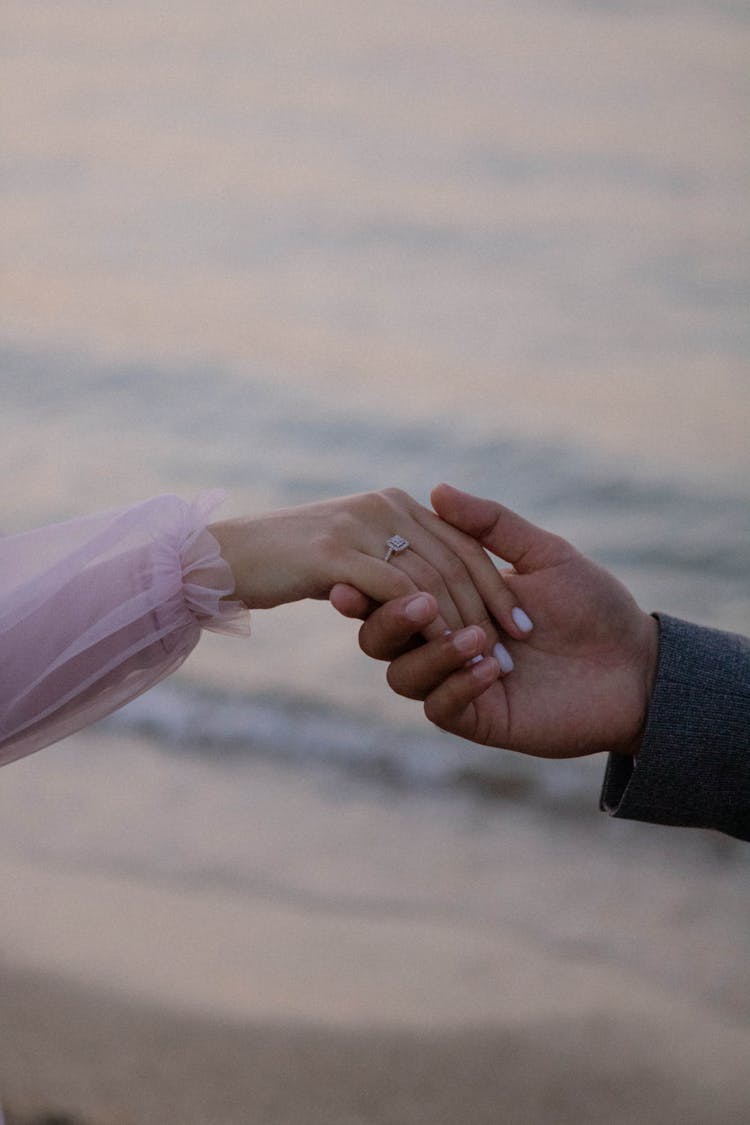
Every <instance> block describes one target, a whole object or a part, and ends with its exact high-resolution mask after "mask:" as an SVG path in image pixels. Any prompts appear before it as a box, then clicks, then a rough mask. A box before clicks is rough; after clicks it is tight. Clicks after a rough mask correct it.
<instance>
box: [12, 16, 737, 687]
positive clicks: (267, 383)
mask: <svg viewBox="0 0 750 1125" xmlns="http://www.w3.org/2000/svg"><path fill="white" fill-rule="evenodd" d="M749 63H750V17H749V16H748V11H747V9H746V7H745V6H744V5H734V4H731V3H710V2H708V0H707V2H704V3H678V2H664V3H659V4H650V5H645V4H644V5H638V4H629V5H619V4H588V3H575V2H573V0H568V2H564V0H563V2H555V0H539V2H536V3H528V4H523V5H517V4H511V3H503V2H498V3H492V4H487V3H483V2H482V3H480V2H478V0H477V2H474V0H470V2H460V3H459V2H458V0H456V2H453V3H449V2H438V0H413V2H410V3H406V4H405V3H392V2H390V0H385V2H383V3H378V4H366V3H363V2H360V0H346V2H344V0H340V2H332V0H323V2H322V3H316V4H314V5H313V4H305V3H301V2H299V0H289V2H281V0H279V2H276V3H257V2H246V3H240V2H226V0H225V2H217V3H214V4H211V5H204V4H198V3H194V2H193V0H182V2H181V3H179V4H178V3H159V4H153V3H146V2H137V0H136V2H128V3H124V2H123V3H109V4H100V3H93V2H85V0H77V2H75V0H62V2H55V3H35V4H29V3H26V2H14V0H7V2H6V3H5V4H3V6H2V10H0V64H1V65H0V131H1V133H0V292H1V296H2V300H1V301H0V345H1V346H2V348H3V349H4V350H3V353H2V355H3V357H4V359H3V364H2V367H0V387H2V388H3V390H4V393H3V404H4V411H3V418H2V420H1V421H0V426H1V427H2V443H0V467H1V468H2V473H3V479H4V481H5V483H6V495H8V496H9V497H11V498H12V499H11V502H10V503H9V505H8V506H7V508H6V511H5V512H4V513H3V519H2V525H3V526H4V527H5V528H6V529H8V530H11V529H13V528H16V527H22V526H27V525H28V524H30V523H33V522H35V521H36V520H42V519H51V518H57V517H59V516H62V515H65V514H68V513H72V512H79V511H86V510H89V509H91V508H94V507H101V506H107V507H108V506H112V505H113V504H117V503H121V502H127V501H129V500H133V499H137V498H140V497H142V496H145V495H148V494H150V493H154V492H158V491H167V490H168V491H178V492H181V493H183V494H192V493H194V492H195V491H197V490H198V489H200V488H201V487H203V486H215V485H222V484H224V485H225V486H226V487H227V488H228V489H229V491H230V494H231V497H232V499H231V504H232V505H233V507H234V510H242V509H248V508H253V509H256V508H258V509H259V508H265V507H269V506H273V505H275V504H279V503H284V502H287V501H288V500H290V499H304V498H305V497H306V496H308V495H309V496H315V495H325V494H326V493H329V494H330V493H336V492H344V491H353V490H359V489H361V488H367V487H371V486H372V487H379V486H381V485H383V484H391V483H395V484H400V485H402V486H403V487H405V488H407V489H408V490H409V491H412V492H414V493H415V494H417V495H419V497H420V499H424V498H425V497H426V494H427V490H428V488H429V485H430V484H431V483H434V482H435V481H436V480H437V479H440V478H443V477H445V478H448V479H451V480H454V481H455V482H456V483H463V484H465V485H467V486H470V487H476V488H477V489H478V490H480V489H481V490H484V491H487V492H492V493H494V494H495V495H498V496H500V497H502V498H504V499H506V500H507V501H508V502H512V503H515V504H517V505H519V506H523V507H524V509H525V510H526V511H527V512H528V513H529V514H530V515H532V517H534V516H536V517H538V518H539V519H540V520H542V519H543V520H545V521H547V522H548V523H550V524H552V525H553V526H555V527H556V529H558V530H560V531H562V532H563V533H565V534H568V535H570V536H571V537H573V538H575V540H576V541H577V542H578V543H580V544H581V546H583V547H585V548H586V549H589V550H594V551H597V550H598V551H599V553H600V554H601V555H602V557H604V558H605V561H607V562H609V563H610V564H612V565H616V566H617V567H618V568H619V571H620V572H621V573H622V574H623V576H624V577H625V578H626V580H627V581H628V582H629V584H630V585H631V586H633V588H634V589H635V590H636V593H637V595H638V596H639V597H642V599H643V601H644V604H646V605H647V606H648V607H649V608H655V607H657V606H658V607H659V608H666V609H670V610H672V611H676V612H682V613H685V614H686V615H689V614H690V613H692V614H693V615H695V616H697V617H698V618H700V619H701V620H706V621H709V622H711V623H715V624H719V625H723V626H727V627H733V626H735V627H738V628H748V627H750V600H749V599H748V596H747V589H746V585H744V587H743V580H742V574H743V569H742V566H743V564H742V559H743V558H745V557H746V550H747V535H746V532H747V514H746V512H747V509H746V507H745V508H744V509H743V508H742V507H741V503H742V500H743V499H746V498H747V491H748V489H747V480H748V474H749V473H750V441H749V440H748V434H749V433H750V378H749V373H750V372H749V366H748V352H749V350H750V349H749V347H748V344H749V339H748V337H749V324H748V315H747V313H748V297H749V296H750V266H749V265H748V263H749V262H750V254H749V251H750V221H749V215H750V207H749V204H748V201H749V200H750V146H749V145H748V130H747V121H748V108H749V107H750V77H749V76H750V65H748V64H749ZM662 486H664V487H665V488H666V491H665V492H664V493H661V492H660V491H659V490H660V489H661V488H662ZM639 489H645V491H639ZM670 489H673V490H675V491H670ZM711 495H713V496H715V497H716V503H715V504H714V505H713V506H711V505H710V504H705V505H704V506H703V507H701V506H700V504H698V506H697V507H696V506H695V505H692V506H691V504H692V502H691V501H690V497H691V496H696V497H705V496H711ZM696 503H697V501H696ZM722 552H723V554H722ZM712 571H713V573H712ZM323 610H324V607H311V608H309V610H306V611H304V613H303V611H302V610H300V609H299V608H298V607H292V609H291V610H289V611H288V613H289V618H288V622H287V617H286V616H285V614H286V613H287V611H283V612H280V613H279V614H278V615H276V616H274V622H275V624H274V625H272V626H267V625H266V623H265V620H263V619H259V624H258V627H257V630H256V649H255V651H256V652H262V653H263V659H262V661H261V662H260V665H259V664H258V663H257V662H256V663H255V666H254V669H253V677H254V678H253V683H254V684H256V685H258V684H259V685H260V686H264V685H266V684H267V685H269V686H271V687H273V686H277V685H278V684H280V683H281V684H285V685H286V684H288V682H289V681H290V678H291V682H292V683H293V684H294V685H297V686H299V687H300V689H301V690H310V691H318V690H320V669H321V667H323V666H325V667H326V668H331V669H334V671H335V674H334V676H333V680H334V681H335V684H338V685H339V687H341V691H342V692H344V693H349V695H350V696H351V694H352V693H354V695H357V693H358V692H361V691H364V693H365V696H366V697H367V698H369V697H370V695H372V697H373V698H375V695H376V694H377V697H378V699H379V698H380V693H381V692H382V688H381V685H380V679H379V677H378V679H377V685H376V687H375V686H373V687H371V686H367V687H366V688H363V686H362V685H363V683H364V680H363V679H362V673H361V672H360V671H359V665H357V666H356V670H355V671H353V670H352V662H351V642H350V634H351V629H350V624H349V623H341V624H338V623H337V624H336V626H335V627H334V625H333V624H329V625H327V627H326V628H325V629H323V628H322V627H321V613H322V612H323ZM328 620H329V619H328V618H326V621H327V622H328ZM266 630H268V631H266ZM344 630H347V631H346V633H345V632H344ZM291 637H294V638H295V643H294V645H293V646H292V647H293V651H290V638H291ZM264 646H265V647H264ZM202 648H204V649H205V652H206V654H207V655H206V656H205V658H204V657H203V656H202V654H201V655H199V656H196V658H195V663H194V665H193V666H194V667H195V668H196V669H199V668H201V660H203V661H204V664H205V667H204V668H203V670H202V672H201V674H205V675H207V676H210V675H211V669H212V668H214V667H215V666H217V662H218V666H221V667H222V668H223V665H224V660H223V659H222V658H221V657H220V656H219V655H218V653H219V648H217V647H216V646H214V647H213V648H212V647H211V644H206V645H204V646H202ZM225 651H226V650H225V649H224V648H223V647H222V648H221V652H222V653H224V652H225ZM311 653H314V654H315V659H314V660H311V658H310V654H311ZM233 659H234V658H233ZM229 664H231V665H232V671H231V673H230V672H229ZM221 674H222V675H225V674H231V675H233V676H240V677H241V676H242V674H243V673H242V672H238V671H237V670H236V668H235V666H234V663H233V661H227V667H226V668H223V671H222V673H221ZM367 682H368V685H370V683H373V684H374V683H375V681H367ZM335 684H333V685H331V690H332V691H333V692H334V694H335V691H336V690H337V689H336V686H335ZM341 685H343V687H342V686H341Z"/></svg>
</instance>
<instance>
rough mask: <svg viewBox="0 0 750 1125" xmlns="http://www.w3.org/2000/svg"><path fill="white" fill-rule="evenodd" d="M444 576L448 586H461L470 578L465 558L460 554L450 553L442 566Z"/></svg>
mask: <svg viewBox="0 0 750 1125" xmlns="http://www.w3.org/2000/svg"><path fill="white" fill-rule="evenodd" d="M441 570H442V572H443V578H444V580H445V582H446V583H447V584H448V586H459V585H460V584H461V583H462V582H466V581H467V579H468V578H469V572H468V570H467V568H466V565H465V563H464V561H463V559H461V558H459V556H458V555H453V554H450V555H449V556H448V558H447V559H446V561H445V563H444V564H443V565H442V566H441Z"/></svg>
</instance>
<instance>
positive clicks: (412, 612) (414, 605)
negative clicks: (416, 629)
mask: <svg viewBox="0 0 750 1125" xmlns="http://www.w3.org/2000/svg"><path fill="white" fill-rule="evenodd" d="M429 612H430V603H429V600H428V599H427V598H426V597H425V595H424V594H416V595H415V597H413V598H412V599H411V601H408V602H407V603H406V605H405V606H404V614H405V615H406V617H408V618H409V620H410V621H416V622H420V623H423V622H424V621H425V620H426V619H427V617H428V616H429Z"/></svg>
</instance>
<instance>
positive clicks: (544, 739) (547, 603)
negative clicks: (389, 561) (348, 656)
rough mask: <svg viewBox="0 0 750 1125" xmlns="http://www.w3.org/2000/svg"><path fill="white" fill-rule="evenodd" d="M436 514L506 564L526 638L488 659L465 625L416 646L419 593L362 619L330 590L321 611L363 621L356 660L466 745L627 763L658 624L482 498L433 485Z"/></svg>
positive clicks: (551, 541) (506, 639)
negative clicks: (603, 754)
mask: <svg viewBox="0 0 750 1125" xmlns="http://www.w3.org/2000/svg"><path fill="white" fill-rule="evenodd" d="M432 503H433V507H434V509H435V511H436V512H437V514H438V515H439V516H440V517H441V518H442V519H443V520H445V521H446V523H448V524H451V525H452V526H453V527H455V528H458V529H460V530H461V531H463V532H465V533H467V534H468V535H470V536H471V537H472V538H474V539H476V540H477V541H478V542H479V543H480V544H481V545H482V546H483V547H485V548H486V549H487V550H489V551H491V552H492V553H493V554H495V555H497V556H498V557H500V558H502V559H504V560H505V561H506V562H508V563H510V564H511V566H510V569H507V570H504V571H502V572H501V573H502V576H503V580H504V582H505V583H506V585H507V587H508V589H509V590H510V592H511V594H512V598H511V601H512V603H513V604H514V605H516V606H518V607H522V609H523V611H524V613H525V615H526V616H527V617H528V619H529V623H531V622H533V631H528V630H525V632H526V636H525V639H524V640H523V641H522V642H521V641H519V640H518V639H515V638H513V637H511V636H509V635H508V634H507V633H503V634H501V645H500V647H499V648H497V649H495V650H494V652H495V655H493V656H485V657H484V659H481V660H479V661H477V662H474V663H472V660H473V658H474V657H477V656H478V655H480V654H481V653H482V651H483V649H485V650H486V644H487V638H486V632H485V630H483V629H482V628H480V627H479V626H472V627H469V628H466V629H462V630H459V631H457V632H453V633H450V634H446V635H441V636H439V637H437V638H434V639H432V640H430V641H428V642H426V643H422V641H421V637H422V636H424V635H425V633H429V630H430V625H431V623H432V622H433V621H434V620H435V618H436V617H437V604H436V603H435V601H434V599H433V598H431V597H430V596H429V595H427V594H411V595H407V596H406V597H402V598H399V599H396V600H395V601H392V602H389V603H387V604H385V605H383V606H381V607H379V608H377V609H375V610H374V611H372V612H369V611H370V609H371V606H370V605H368V603H367V602H366V600H365V599H363V598H362V597H361V596H360V595H358V594H357V592H356V591H354V590H352V589H351V588H349V587H345V586H338V587H335V588H334V589H333V590H332V592H331V602H332V604H333V605H334V606H335V607H336V608H337V609H338V610H339V612H342V613H344V614H345V615H346V616H365V615H366V614H368V613H369V616H367V619H366V621H365V623H364V625H363V626H362V628H361V630H360V645H361V647H362V649H363V651H364V652H366V653H367V654H368V655H369V656H372V657H374V658H375V659H378V660H387V661H389V662H390V667H389V669H388V682H389V684H390V686H391V687H392V688H393V690H394V691H395V692H397V693H398V694H399V695H403V696H406V697H408V698H410V699H422V700H424V709H425V714H426V715H427V717H428V719H430V720H431V722H433V723H435V724H436V725H437V726H439V727H442V728H443V729H444V730H447V731H450V732H452V733H453V734H457V735H460V736H461V737H462V738H467V739H470V740H471V741H473V742H479V743H483V744H485V745H488V746H499V747H505V748H506V749H510V750H518V751H520V752H522V753H526V754H533V755H536V756H538V757H548V758H566V757H575V756H578V755H582V754H591V753H594V752H596V751H603V750H609V751H615V752H618V753H623V754H632V753H634V752H635V751H636V750H637V748H638V745H639V743H640V739H641V736H642V733H643V728H644V725H645V720H646V715H647V710H648V704H649V700H650V696H651V691H652V688H653V681H654V678H655V675H656V663H657V656H658V626H657V623H656V621H655V620H654V619H653V618H651V617H650V616H649V615H648V614H646V613H644V612H643V611H642V610H640V609H639V607H638V606H637V605H636V603H635V601H634V600H633V598H632V597H631V595H630V594H629V593H628V591H627V590H626V589H625V587H624V586H622V585H621V584H620V582H618V581H617V579H616V578H614V577H613V575H611V574H610V573H609V572H608V571H606V570H604V569H603V568H602V567H600V566H597V565H596V564H595V563H593V562H592V561H591V560H590V559H587V558H585V557H584V556H583V555H581V554H580V553H579V552H578V551H576V550H575V548H574V547H572V546H571V545H570V544H569V543H567V542H566V541H565V540H564V539H560V538H559V537H558V536H556V535H552V534H550V533H549V532H547V531H544V530H542V529H541V528H539V527H535V526H534V525H533V524H531V523H529V522H528V520H525V519H523V518H522V517H521V516H518V515H516V514H515V513H514V512H511V511H510V510H509V509H507V508H504V507H502V506H501V505H500V504H496V503H494V502H493V501H491V500H481V499H479V498H478V497H474V496H471V495H469V494H468V493H463V492H459V491H458V490H457V489H454V488H451V487H449V486H448V485H440V486H439V487H438V488H436V489H435V490H434V492H433V494H432Z"/></svg>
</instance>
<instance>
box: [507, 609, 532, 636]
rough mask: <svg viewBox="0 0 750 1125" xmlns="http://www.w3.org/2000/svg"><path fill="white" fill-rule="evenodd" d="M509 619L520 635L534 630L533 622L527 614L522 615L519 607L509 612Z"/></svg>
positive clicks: (522, 612)
mask: <svg viewBox="0 0 750 1125" xmlns="http://www.w3.org/2000/svg"><path fill="white" fill-rule="evenodd" d="M511 617H512V618H513V620H514V621H515V623H516V625H517V626H518V628H519V629H520V630H521V632H522V633H530V632H531V630H532V629H533V628H534V622H533V621H532V620H531V618H530V617H529V616H528V614H526V613H524V611H523V610H522V609H521V607H520V605H517V606H516V608H515V609H514V610H513V611H512V612H511Z"/></svg>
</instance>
